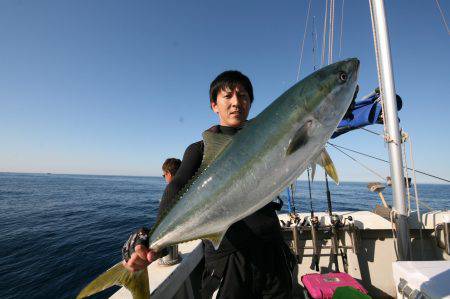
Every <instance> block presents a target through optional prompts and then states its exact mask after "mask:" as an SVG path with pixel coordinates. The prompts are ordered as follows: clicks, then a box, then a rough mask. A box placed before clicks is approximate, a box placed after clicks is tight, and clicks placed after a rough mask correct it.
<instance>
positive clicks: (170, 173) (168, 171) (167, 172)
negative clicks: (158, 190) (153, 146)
mask: <svg viewBox="0 0 450 299" xmlns="http://www.w3.org/2000/svg"><path fill="white" fill-rule="evenodd" d="M180 165H181V160H180V159H176V158H168V159H166V161H164V163H163V165H162V171H163V175H162V176H163V178H164V179H165V180H166V183H167V184H169V183H170V182H172V180H173V177H174V176H175V174H176V173H177V170H178V168H180Z"/></svg>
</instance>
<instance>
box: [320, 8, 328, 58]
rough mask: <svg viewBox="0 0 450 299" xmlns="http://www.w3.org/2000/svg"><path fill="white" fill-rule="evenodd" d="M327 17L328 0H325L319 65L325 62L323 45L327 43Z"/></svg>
mask: <svg viewBox="0 0 450 299" xmlns="http://www.w3.org/2000/svg"><path fill="white" fill-rule="evenodd" d="M327 18H328V0H325V14H324V15H323V34H322V61H321V63H320V66H324V64H325V47H326V43H327V39H326V36H327Z"/></svg>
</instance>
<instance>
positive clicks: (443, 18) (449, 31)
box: [436, 0, 450, 35]
mask: <svg viewBox="0 0 450 299" xmlns="http://www.w3.org/2000/svg"><path fill="white" fill-rule="evenodd" d="M436 5H437V8H438V9H439V12H440V13H441V18H442V22H443V23H444V26H445V29H447V34H448V35H450V30H448V25H447V21H446V20H445V16H444V12H443V11H442V9H441V5H440V4H439V1H438V0H436Z"/></svg>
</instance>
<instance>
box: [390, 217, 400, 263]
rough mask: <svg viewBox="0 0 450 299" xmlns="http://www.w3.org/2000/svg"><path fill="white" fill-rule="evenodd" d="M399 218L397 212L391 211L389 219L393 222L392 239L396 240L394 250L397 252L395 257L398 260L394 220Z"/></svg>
mask: <svg viewBox="0 0 450 299" xmlns="http://www.w3.org/2000/svg"><path fill="white" fill-rule="evenodd" d="M396 217H397V212H396V211H395V210H391V212H390V213H389V218H390V220H391V229H392V239H393V240H394V250H395V256H396V257H397V260H398V251H397V230H396V228H395V225H394V218H396Z"/></svg>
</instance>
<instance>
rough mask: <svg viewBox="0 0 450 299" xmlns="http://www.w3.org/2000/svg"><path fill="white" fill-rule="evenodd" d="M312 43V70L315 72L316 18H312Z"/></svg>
mask: <svg viewBox="0 0 450 299" xmlns="http://www.w3.org/2000/svg"><path fill="white" fill-rule="evenodd" d="M312 41H313V47H312V52H313V53H312V54H313V69H314V70H316V69H317V64H316V47H317V33H316V16H313V30H312Z"/></svg>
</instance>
